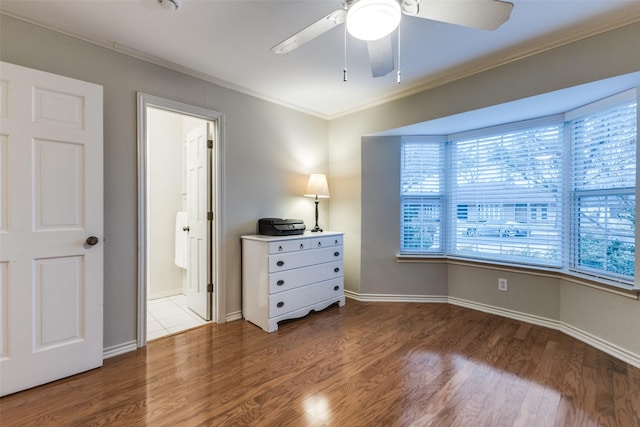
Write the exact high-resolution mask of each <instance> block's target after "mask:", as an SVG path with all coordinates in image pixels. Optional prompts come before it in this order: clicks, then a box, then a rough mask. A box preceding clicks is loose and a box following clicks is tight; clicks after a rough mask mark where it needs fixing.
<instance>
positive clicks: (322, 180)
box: [304, 173, 330, 197]
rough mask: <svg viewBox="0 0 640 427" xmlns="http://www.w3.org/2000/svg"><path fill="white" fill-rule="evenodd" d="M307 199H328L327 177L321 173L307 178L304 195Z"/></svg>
mask: <svg viewBox="0 0 640 427" xmlns="http://www.w3.org/2000/svg"><path fill="white" fill-rule="evenodd" d="M304 195H305V196H307V197H316V196H317V197H329V196H330V194H329V184H327V177H326V175H324V174H321V173H314V174H311V175H310V176H309V181H308V182H307V191H305V193H304Z"/></svg>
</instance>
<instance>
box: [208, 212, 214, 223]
mask: <svg viewBox="0 0 640 427" xmlns="http://www.w3.org/2000/svg"><path fill="white" fill-rule="evenodd" d="M207 220H208V221H213V212H207Z"/></svg>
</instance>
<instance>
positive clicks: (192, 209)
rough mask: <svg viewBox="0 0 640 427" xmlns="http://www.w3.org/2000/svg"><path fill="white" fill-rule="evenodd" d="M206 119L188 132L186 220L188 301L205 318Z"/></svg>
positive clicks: (207, 256) (207, 309)
mask: <svg viewBox="0 0 640 427" xmlns="http://www.w3.org/2000/svg"><path fill="white" fill-rule="evenodd" d="M207 126H208V125H207V122H204V121H203V122H202V124H200V125H198V127H197V128H195V129H193V130H192V131H190V132H189V133H188V134H187V218H188V224H189V231H188V233H189V238H188V241H189V243H188V249H187V257H188V262H187V265H188V268H187V305H188V306H189V308H190V309H191V310H193V311H195V312H196V313H198V315H199V316H200V317H202V318H203V319H205V320H211V295H212V291H213V290H212V289H209V287H208V284H209V283H211V278H210V277H209V276H210V271H209V265H210V264H209V260H210V259H211V253H210V244H209V242H211V240H210V238H209V237H210V236H209V233H210V227H209V224H210V222H209V220H208V219H207V214H208V212H210V206H211V198H210V195H209V193H210V191H209V182H210V179H211V155H210V151H209V148H208V146H207V141H208V129H207Z"/></svg>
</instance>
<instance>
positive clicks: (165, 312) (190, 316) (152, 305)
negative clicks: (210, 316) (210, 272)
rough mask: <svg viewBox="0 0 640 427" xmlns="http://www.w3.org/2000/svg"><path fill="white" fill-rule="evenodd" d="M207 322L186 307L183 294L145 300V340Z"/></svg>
mask: <svg viewBox="0 0 640 427" xmlns="http://www.w3.org/2000/svg"><path fill="white" fill-rule="evenodd" d="M205 323H208V322H207V321H206V320H204V319H203V318H201V317H200V316H198V315H197V314H196V313H194V312H193V311H191V310H189V308H188V307H187V297H186V296H185V295H183V294H180V295H174V296H170V297H166V298H158V299H153V300H149V301H147V341H150V340H153V339H156V338H160V337H163V336H165V335H169V334H174V333H176V332H181V331H184V330H187V329H190V328H193V327H196V326H199V325H204V324H205Z"/></svg>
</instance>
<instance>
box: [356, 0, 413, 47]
mask: <svg viewBox="0 0 640 427" xmlns="http://www.w3.org/2000/svg"><path fill="white" fill-rule="evenodd" d="M401 16H402V10H401V8H400V4H399V3H398V1H397V0H359V1H358V2H356V3H354V4H353V5H352V6H351V7H350V8H349V10H348V11H347V31H349V34H351V35H352V36H353V37H355V38H357V39H360V40H366V41H371V40H378V39H381V38H383V37H384V36H387V35H389V34H391V32H392V31H393V30H395V29H396V28H397V27H398V24H400V18H401Z"/></svg>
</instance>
